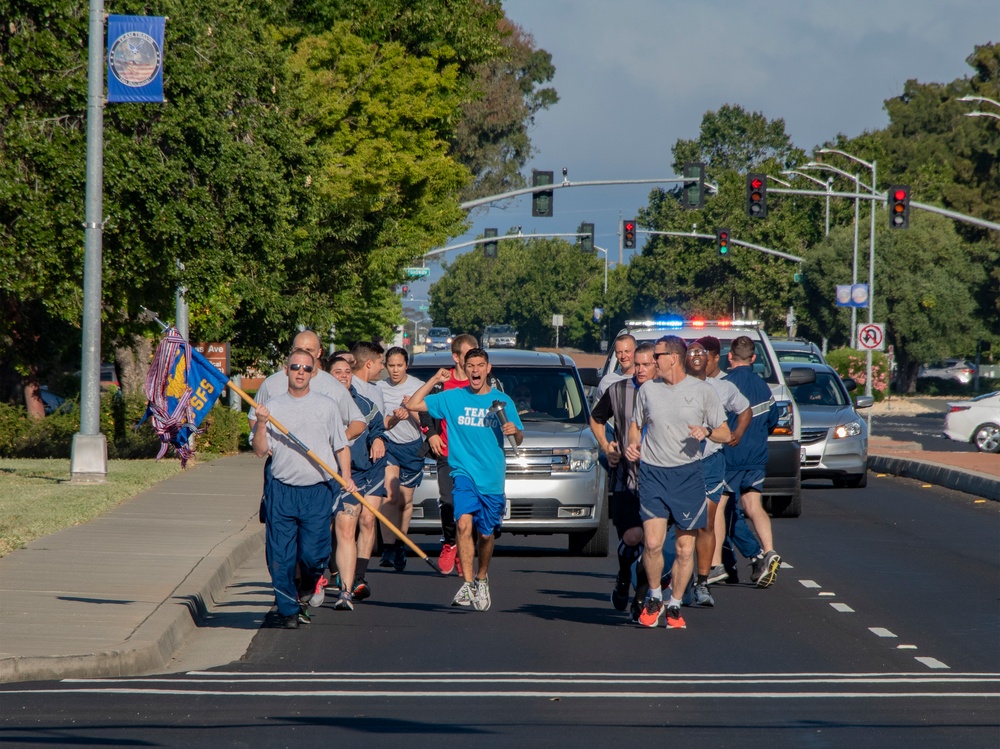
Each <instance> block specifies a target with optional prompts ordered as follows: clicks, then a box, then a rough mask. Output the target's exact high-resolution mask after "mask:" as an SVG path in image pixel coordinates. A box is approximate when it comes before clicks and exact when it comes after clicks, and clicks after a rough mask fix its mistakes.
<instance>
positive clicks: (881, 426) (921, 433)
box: [872, 413, 976, 452]
mask: <svg viewBox="0 0 1000 749" xmlns="http://www.w3.org/2000/svg"><path fill="white" fill-rule="evenodd" d="M872 434H873V435H875V436H878V437H890V438H891V439H894V440H897V441H898V442H916V443H917V444H919V445H920V447H921V449H923V450H930V451H933V452H975V451H976V446H975V445H973V444H972V443H971V442H957V441H955V440H952V439H948V438H947V437H945V436H944V414H943V413H925V414H919V415H917V416H894V415H893V414H891V413H889V414H886V415H883V416H873V417H872Z"/></svg>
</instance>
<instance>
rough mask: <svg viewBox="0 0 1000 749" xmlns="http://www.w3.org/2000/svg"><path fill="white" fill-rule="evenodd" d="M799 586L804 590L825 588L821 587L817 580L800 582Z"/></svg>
mask: <svg viewBox="0 0 1000 749" xmlns="http://www.w3.org/2000/svg"><path fill="white" fill-rule="evenodd" d="M799 584H801V585H802V587H803V588H822V587H823V586H822V585H820V584H819V583H818V582H816V581H815V580H799Z"/></svg>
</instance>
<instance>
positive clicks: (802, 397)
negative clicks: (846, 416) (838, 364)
mask: <svg viewBox="0 0 1000 749" xmlns="http://www.w3.org/2000/svg"><path fill="white" fill-rule="evenodd" d="M837 379H838V377H837V376H836V375H832V374H830V373H829V372H817V373H816V382H807V383H805V384H803V385H796V386H794V387H793V388H792V397H793V398H794V399H795V402H796V403H798V404H799V405H800V406H834V407H836V406H846V405H847V404H848V402H849V401H848V399H847V396H846V395H844V391H843V390H842V389H841V387H840V384H839V383H838V382H837Z"/></svg>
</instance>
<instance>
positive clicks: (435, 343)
mask: <svg viewBox="0 0 1000 749" xmlns="http://www.w3.org/2000/svg"><path fill="white" fill-rule="evenodd" d="M451 340H452V335H451V331H450V330H449V329H448V328H431V329H430V330H428V331H427V338H426V339H425V340H424V344H425V345H426V346H427V350H428V351H451ZM452 363H454V362H452ZM442 366H444V365H442Z"/></svg>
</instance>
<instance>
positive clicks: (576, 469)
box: [407, 350, 608, 556]
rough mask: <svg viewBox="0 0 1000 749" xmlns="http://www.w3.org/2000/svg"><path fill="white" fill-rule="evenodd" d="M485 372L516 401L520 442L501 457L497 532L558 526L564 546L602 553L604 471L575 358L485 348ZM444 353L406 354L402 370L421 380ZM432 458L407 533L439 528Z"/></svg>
mask: <svg viewBox="0 0 1000 749" xmlns="http://www.w3.org/2000/svg"><path fill="white" fill-rule="evenodd" d="M489 354H490V364H491V365H492V366H493V369H492V376H493V377H494V378H495V379H496V381H497V385H498V387H499V388H500V389H502V390H503V391H504V392H505V393H506V394H507V395H509V396H510V397H511V398H512V399H513V401H514V403H515V404H516V406H517V410H518V415H519V416H520V418H521V423H522V424H523V425H524V441H523V442H522V443H521V446H520V447H519V448H518V449H517V450H514V449H513V448H512V447H511V446H510V445H509V444H507V443H505V444H504V453H505V456H506V458H507V478H506V486H505V492H506V494H507V506H506V508H505V511H504V521H503V528H502V530H503V532H504V533H512V534H523V535H548V534H555V533H566V534H568V535H569V541H568V548H569V551H570V552H572V553H575V554H582V555H584V556H605V555H606V554H607V553H608V506H607V495H606V492H605V484H606V479H607V477H606V474H605V472H604V469H603V468H602V467H601V466H600V464H599V463H598V460H597V456H598V447H597V440H596V438H595V437H594V435H593V433H592V432H591V431H590V408H589V406H588V404H587V399H586V396H585V395H584V391H583V385H582V383H581V381H580V376H579V374H578V373H577V369H576V365H575V364H574V363H573V360H572V359H570V358H569V357H568V356H564V355H562V354H554V353H543V352H538V351H517V350H491V351H490V352H489ZM453 364H454V362H453V361H452V358H451V354H450V353H445V352H441V353H425V354H417V355H415V356H414V357H413V362H412V363H411V364H410V366H409V368H408V369H407V373H408V374H410V375H412V376H413V377H417V378H419V379H421V380H424V381H426V380H427V379H429V378H430V377H432V376H433V375H434V373H435V372H437V370H438V369H440V368H441V367H450V366H453ZM436 471H437V464H436V463H435V461H434V459H433V458H431V457H428V458H427V459H426V460H425V462H424V475H423V479H422V481H421V484H420V486H419V487H417V489H416V490H415V491H414V493H413V517H412V519H411V521H410V531H411V533H425V534H433V535H437V534H439V533H440V532H441V512H440V509H439V507H438V498H439V493H438V485H437V472H436Z"/></svg>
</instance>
